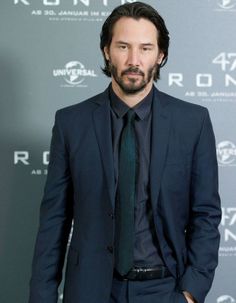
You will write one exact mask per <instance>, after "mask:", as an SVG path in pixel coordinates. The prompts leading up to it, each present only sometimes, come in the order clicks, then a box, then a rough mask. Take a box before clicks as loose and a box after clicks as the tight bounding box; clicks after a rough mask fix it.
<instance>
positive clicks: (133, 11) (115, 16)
mask: <svg viewBox="0 0 236 303" xmlns="http://www.w3.org/2000/svg"><path fill="white" fill-rule="evenodd" d="M122 17H130V18H134V19H136V20H139V19H140V18H144V19H147V20H149V21H150V22H152V23H153V24H154V25H155V27H156V29H157V32H158V37H157V44H158V47H159V49H160V50H161V51H162V52H163V54H164V57H163V59H162V62H161V64H157V69H156V74H155V75H154V81H157V79H159V78H160V68H161V67H162V66H164V65H165V64H166V62H167V59H168V48H169V40H170V38H169V32H168V30H167V28H166V25H165V21H164V20H163V18H162V17H161V16H160V15H159V13H158V12H157V11H156V10H155V9H154V8H153V7H152V6H150V5H148V4H146V3H142V2H134V3H126V4H123V5H120V6H118V7H116V8H115V9H114V10H113V11H112V13H111V14H110V16H109V17H108V18H107V19H106V21H105V22H104V24H103V27H102V31H101V34H100V48H101V51H102V54H103V58H104V64H105V66H104V68H102V71H103V73H104V74H105V75H106V76H108V77H111V72H110V68H109V61H108V60H107V59H106V57H105V53H104V47H105V46H107V47H108V49H109V47H110V45H111V41H112V34H113V28H114V25H115V23H116V22H117V21H118V20H119V19H120V18H122Z"/></svg>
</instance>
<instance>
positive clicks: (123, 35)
mask: <svg viewBox="0 0 236 303" xmlns="http://www.w3.org/2000/svg"><path fill="white" fill-rule="evenodd" d="M157 37H158V33H157V29H156V27H155V25H154V24H153V23H152V22H150V21H148V20H146V19H143V18H141V19H139V20H135V19H133V18H130V17H122V18H121V19H119V20H118V21H117V22H116V23H115V25H114V28H113V36H112V41H111V45H110V47H109V49H108V47H105V48H104V52H105V56H106V59H107V60H109V65H110V71H111V75H112V80H113V81H115V85H118V86H119V88H120V89H121V90H122V91H123V92H124V93H125V94H135V93H138V92H140V91H142V90H143V89H145V88H146V87H147V86H151V85H152V83H153V77H154V74H155V72H156V67H157V64H160V63H161V61H162V59H163V53H162V52H161V51H160V50H159V48H158V44H157Z"/></svg>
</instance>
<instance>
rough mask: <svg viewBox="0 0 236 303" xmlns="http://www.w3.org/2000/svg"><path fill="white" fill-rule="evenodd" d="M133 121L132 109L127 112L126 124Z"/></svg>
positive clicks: (133, 112) (133, 113)
mask: <svg viewBox="0 0 236 303" xmlns="http://www.w3.org/2000/svg"><path fill="white" fill-rule="evenodd" d="M134 119H135V111H134V110H133V109H132V108H130V109H129V110H128V111H127V122H128V123H132V122H133V121H134Z"/></svg>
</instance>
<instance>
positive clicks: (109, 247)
mask: <svg viewBox="0 0 236 303" xmlns="http://www.w3.org/2000/svg"><path fill="white" fill-rule="evenodd" d="M107 250H108V251H109V252H110V253H111V254H113V246H111V245H108V246H107Z"/></svg>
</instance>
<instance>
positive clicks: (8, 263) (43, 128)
mask: <svg viewBox="0 0 236 303" xmlns="http://www.w3.org/2000/svg"><path fill="white" fill-rule="evenodd" d="M124 2H134V1H123V0H90V1H89V0H5V1H4V0H3V1H1V3H0V93H1V102H0V104H1V111H0V114H1V120H0V122H1V127H0V134H1V161H2V165H1V170H0V172H1V203H0V279H1V281H0V302H1V303H9V302H17V303H25V302H27V297H28V283H29V278H30V271H31V260H32V254H33V246H34V241H35V236H36V231H37V228H38V218H39V206H40V202H41V198H42V192H43V186H44V182H45V178H46V173H47V163H48V149H49V142H50V137H51V128H52V125H53V121H54V114H55V111H56V110H57V109H59V108H61V107H64V106H67V105H71V104H74V103H77V102H80V101H82V100H84V99H85V98H87V97H89V96H92V95H94V94H96V93H98V92H100V91H101V90H103V89H104V88H105V87H106V86H107V84H108V83H109V79H106V78H105V76H103V75H102V73H101V71H100V66H102V64H103V61H102V56H101V54H100V50H99V33H100V29H101V26H102V23H103V21H104V19H105V17H106V16H107V15H108V14H109V13H110V12H111V10H112V9H113V8H114V7H115V6H117V5H119V4H121V3H124ZM144 2H146V3H149V4H151V5H153V6H154V7H155V8H157V9H158V10H159V12H160V13H161V15H162V16H163V17H164V19H165V20H166V23H167V27H168V28H169V31H170V36H171V45H170V55H169V61H168V64H167V66H166V67H164V68H163V70H162V74H161V75H162V77H161V80H160V81H159V82H158V83H157V86H158V88H159V89H161V90H164V91H165V92H167V93H169V94H171V95H174V96H176V97H179V98H181V99H184V100H187V101H190V102H193V103H198V104H201V105H204V106H206V107H207V108H208V109H209V111H210V115H211V118H212V122H213V126H214V130H215V135H216V141H217V152H218V161H219V172H220V194H221V197H222V210H223V218H222V222H221V226H220V230H221V235H222V237H221V246H220V252H219V261H220V263H219V267H218V268H217V271H216V277H215V280H214V283H213V287H212V290H211V291H210V293H209V295H208V297H207V300H206V302H207V303H210V302H211V303H215V302H217V303H223V302H224V303H231V302H236V290H235V282H236V278H235V270H236V262H235V261H236V199H235V198H236V189H235V179H236V131H235V129H236V123H235V119H236V89H235V88H236V73H235V70H236V45H235V25H236V0H203V1H194V0H182V1H171V0H160V1H157V0H152V1H151V0H150V1H144ZM59 301H60V302H61V300H59Z"/></svg>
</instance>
